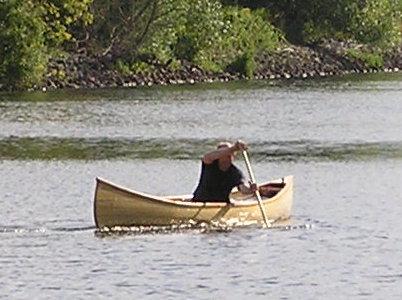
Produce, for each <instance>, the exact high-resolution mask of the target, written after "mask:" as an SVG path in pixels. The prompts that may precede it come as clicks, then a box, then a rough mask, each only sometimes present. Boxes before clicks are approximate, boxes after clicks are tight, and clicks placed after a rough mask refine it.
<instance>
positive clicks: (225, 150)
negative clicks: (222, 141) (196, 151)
mask: <svg viewBox="0 0 402 300" xmlns="http://www.w3.org/2000/svg"><path fill="white" fill-rule="evenodd" d="M246 149H247V145H246V144H245V143H244V142H242V141H237V142H236V143H235V144H234V145H233V146H231V147H222V148H220V149H216V150H214V151H211V152H209V153H207V154H205V155H204V156H203V158H202V161H203V162H204V163H205V164H207V165H209V164H212V163H213V161H214V160H216V159H220V158H221V157H225V156H229V155H232V154H234V153H235V152H236V151H243V150H246Z"/></svg>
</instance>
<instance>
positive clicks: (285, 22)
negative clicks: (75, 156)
mask: <svg viewBox="0 0 402 300" xmlns="http://www.w3.org/2000/svg"><path fill="white" fill-rule="evenodd" d="M401 14H402V1H400V0H365V1H361V0H339V1H332V0H307V1H297V0H282V1H272V0H262V1H246V0H222V1H218V0H138V1H130V0H113V1H110V0H65V1H60V0H0V86H2V87H3V88H6V89H25V88H30V87H34V86H35V85H40V84H41V82H42V80H43V78H44V75H45V73H46V70H47V65H48V62H49V59H52V58H53V59H54V58H58V57H61V56H63V55H64V56H65V57H68V56H69V55H72V54H75V53H86V55H88V56H92V57H99V58H104V57H107V58H108V60H109V61H111V64H110V66H111V67H112V68H114V69H115V70H116V71H117V72H119V73H121V74H123V75H130V74H136V73H139V72H150V71H152V70H153V68H154V67H155V66H165V67H170V68H179V67H180V65H181V64H183V63H187V62H189V63H191V64H194V65H197V66H199V67H200V68H201V69H203V70H206V71H214V72H222V71H229V72H238V73H240V74H243V75H244V76H247V77H251V76H252V75H253V73H254V71H255V68H256V63H255V58H256V57H257V56H259V55H261V54H263V53H270V52H272V51H275V50H276V49H277V48H279V47H280V46H281V45H283V43H285V42H290V43H294V44H301V45H316V44H318V43H320V42H321V41H323V40H326V39H337V40H343V41H351V42H353V43H360V44H364V45H365V46H367V47H363V48H362V49H376V50H375V51H372V50H369V51H363V50H353V49H352V50H350V51H349V52H348V53H347V55H348V56H349V57H351V58H354V59H359V60H361V61H364V62H365V63H366V64H367V65H369V66H373V67H381V65H382V64H383V55H384V53H386V52H387V51H389V50H392V49H394V48H396V47H398V46H400V44H401V29H402V21H401ZM61 72H62V71H61ZM62 75H63V76H65V75H66V74H64V73H63V74H62Z"/></svg>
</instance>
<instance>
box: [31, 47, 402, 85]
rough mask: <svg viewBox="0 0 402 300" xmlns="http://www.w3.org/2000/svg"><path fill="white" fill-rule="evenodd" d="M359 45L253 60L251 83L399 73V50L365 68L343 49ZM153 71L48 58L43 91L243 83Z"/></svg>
mask: <svg viewBox="0 0 402 300" xmlns="http://www.w3.org/2000/svg"><path fill="white" fill-rule="evenodd" d="M359 47H362V46H360V45H353V44H348V43H345V42H337V41H330V42H327V43H324V44H321V45H319V46H316V47H300V46H294V45H291V46H288V47H284V48H282V49H280V50H278V51H276V52H275V53H271V54H263V55H260V56H259V57H257V58H256V60H255V62H256V71H255V72H254V79H268V80H277V79H291V78H294V79H304V78H319V77H327V76H333V75H342V74H349V73H374V72H398V71H399V70H401V69H402V46H401V47H400V49H399V51H394V52H393V53H390V54H388V55H387V57H385V59H384V63H383V66H382V67H381V68H378V67H377V68H375V67H369V66H368V65H367V64H366V63H365V62H364V61H362V60H360V59H356V58H350V57H349V56H348V55H347V51H348V49H359ZM152 69H153V70H154V71H152V72H141V73H138V74H126V75H123V74H121V73H119V72H117V71H116V68H115V67H114V64H113V62H112V61H111V59H110V58H109V57H89V56H85V55H78V54H77V55H73V56H71V57H69V58H68V59H60V60H52V61H51V62H50V64H49V68H48V73H47V76H46V80H45V83H44V85H43V86H41V87H39V88H40V89H42V90H51V89H61V88H72V89H79V88H106V87H136V86H152V85H168V84H183V83H189V84H193V83H196V82H226V81H232V80H240V79H245V76H244V75H242V74H238V73H230V72H222V73H213V72H209V71H205V70H202V69H201V68H199V67H198V66H195V65H192V64H190V63H186V62H182V64H181V67H180V68H178V69H172V68H169V66H161V65H158V64H156V63H155V64H154V65H153V66H152Z"/></svg>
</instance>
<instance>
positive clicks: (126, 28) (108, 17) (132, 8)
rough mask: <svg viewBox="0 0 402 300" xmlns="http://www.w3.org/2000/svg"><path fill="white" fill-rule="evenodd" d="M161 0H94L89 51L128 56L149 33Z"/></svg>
mask: <svg viewBox="0 0 402 300" xmlns="http://www.w3.org/2000/svg"><path fill="white" fill-rule="evenodd" d="M160 3H162V0H138V1H131V0H113V1H111V0H95V1H94V3H93V5H92V12H93V15H94V18H93V24H92V26H91V28H90V30H89V35H90V43H89V47H90V49H89V50H90V51H91V52H92V53H95V54H101V55H106V54H112V55H113V56H114V57H117V58H123V59H127V57H130V58H132V57H134V56H135V54H136V53H137V49H138V47H139V46H140V45H142V44H143V43H144V40H145V39H146V38H147V37H148V35H149V34H150V33H151V32H152V30H151V28H152V24H153V23H154V22H155V21H156V19H157V15H156V14H157V11H158V8H159V6H160Z"/></svg>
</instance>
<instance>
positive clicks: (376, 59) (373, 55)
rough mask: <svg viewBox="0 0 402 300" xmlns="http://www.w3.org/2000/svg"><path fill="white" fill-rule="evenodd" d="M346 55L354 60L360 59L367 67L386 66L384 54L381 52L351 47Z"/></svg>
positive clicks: (377, 67)
mask: <svg viewBox="0 0 402 300" xmlns="http://www.w3.org/2000/svg"><path fill="white" fill-rule="evenodd" d="M346 55H347V56H348V57H350V58H351V59H352V60H359V61H361V62H363V63H364V64H365V66H366V67H367V68H376V69H379V68H382V67H383V66H384V59H383V55H382V53H380V52H369V51H362V50H359V49H349V50H347V53H346Z"/></svg>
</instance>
